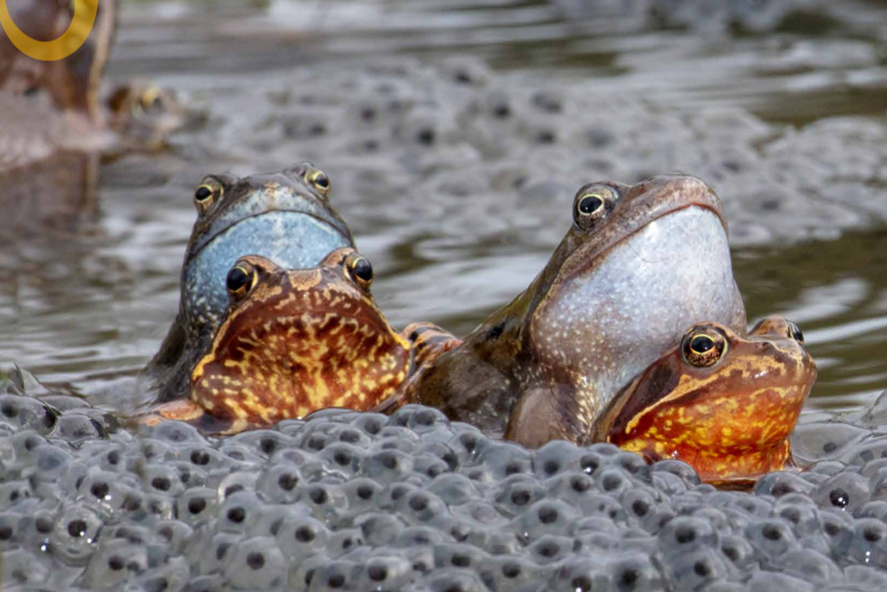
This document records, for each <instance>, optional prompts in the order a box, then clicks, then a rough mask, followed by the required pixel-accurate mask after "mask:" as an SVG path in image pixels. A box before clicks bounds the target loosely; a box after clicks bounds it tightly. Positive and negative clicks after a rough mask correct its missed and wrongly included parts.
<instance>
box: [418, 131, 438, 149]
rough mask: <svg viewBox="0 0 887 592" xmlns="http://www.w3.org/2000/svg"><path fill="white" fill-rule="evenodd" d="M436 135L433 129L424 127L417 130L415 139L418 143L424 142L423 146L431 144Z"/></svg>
mask: <svg viewBox="0 0 887 592" xmlns="http://www.w3.org/2000/svg"><path fill="white" fill-rule="evenodd" d="M436 135H437V134H435V133H434V130H433V129H431V128H425V129H422V130H419V133H417V134H416V140H418V141H419V143H420V144H424V145H425V146H431V145H432V144H434V140H435V139H436Z"/></svg>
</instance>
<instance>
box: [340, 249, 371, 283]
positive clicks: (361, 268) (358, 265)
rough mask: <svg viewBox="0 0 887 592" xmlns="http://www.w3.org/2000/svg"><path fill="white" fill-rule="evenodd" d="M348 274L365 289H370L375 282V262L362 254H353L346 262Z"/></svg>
mask: <svg viewBox="0 0 887 592" xmlns="http://www.w3.org/2000/svg"><path fill="white" fill-rule="evenodd" d="M345 267H346V268H347V269H348V274H349V275H350V276H351V277H352V279H353V280H354V281H355V282H357V285H359V286H360V287H361V288H363V289H364V290H369V288H370V284H372V283H373V264H372V263H370V260H369V259H367V258H366V257H363V256H361V255H352V256H350V257H349V258H348V260H347V261H346V262H345Z"/></svg>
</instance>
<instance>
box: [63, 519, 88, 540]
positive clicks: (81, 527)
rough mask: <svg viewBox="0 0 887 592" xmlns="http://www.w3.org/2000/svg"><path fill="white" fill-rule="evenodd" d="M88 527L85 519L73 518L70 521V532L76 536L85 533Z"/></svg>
mask: <svg viewBox="0 0 887 592" xmlns="http://www.w3.org/2000/svg"><path fill="white" fill-rule="evenodd" d="M86 528H87V527H86V522H85V521H83V520H71V521H70V522H68V534H69V535H71V536H72V537H74V538H79V537H82V536H83V535H85V534H86Z"/></svg>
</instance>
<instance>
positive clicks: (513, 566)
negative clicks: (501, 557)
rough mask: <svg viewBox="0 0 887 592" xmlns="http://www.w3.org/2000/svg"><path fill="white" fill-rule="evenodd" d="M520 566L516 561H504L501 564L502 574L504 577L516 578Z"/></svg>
mask: <svg viewBox="0 0 887 592" xmlns="http://www.w3.org/2000/svg"><path fill="white" fill-rule="evenodd" d="M520 572H521V568H520V564H518V563H505V564H503V565H502V575H503V576H505V577H506V578H509V579H511V578H516V577H517V576H519V575H520Z"/></svg>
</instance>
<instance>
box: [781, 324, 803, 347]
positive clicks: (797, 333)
mask: <svg viewBox="0 0 887 592" xmlns="http://www.w3.org/2000/svg"><path fill="white" fill-rule="evenodd" d="M785 322H786V324H787V325H788V334H789V337H791V338H792V339H794V340H795V341H797V342H798V343H800V344H801V345H804V332H803V331H801V328H800V327H798V326H797V325H795V324H794V323H793V322H791V321H788V320H786V321H785Z"/></svg>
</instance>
